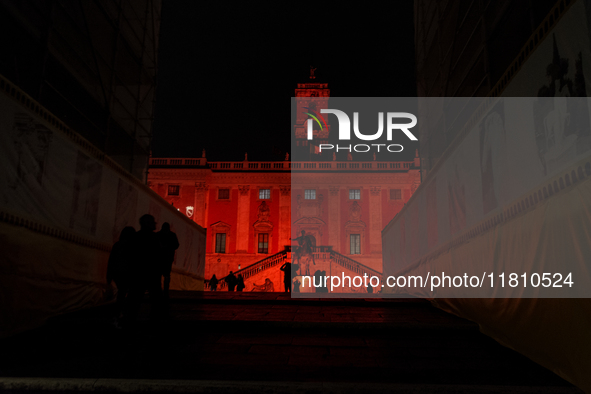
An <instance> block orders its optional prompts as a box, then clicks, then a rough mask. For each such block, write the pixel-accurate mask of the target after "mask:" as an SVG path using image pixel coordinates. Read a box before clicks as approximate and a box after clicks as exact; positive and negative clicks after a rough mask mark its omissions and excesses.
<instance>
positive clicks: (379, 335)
mask: <svg viewBox="0 0 591 394" xmlns="http://www.w3.org/2000/svg"><path fill="white" fill-rule="evenodd" d="M148 314H149V305H148V304H144V305H143V307H142V313H141V315H142V316H143V317H145V318H143V319H141V321H140V324H139V326H138V327H136V328H135V329H128V330H117V329H115V328H114V327H113V326H112V325H111V319H110V315H111V308H110V307H102V308H95V309H93V310H87V311H82V312H79V313H75V314H70V315H66V316H61V317H58V318H55V319H52V320H51V321H50V322H48V323H47V324H46V325H45V326H44V327H42V328H40V329H38V330H34V331H31V332H27V333H23V334H21V335H18V336H16V337H12V338H8V339H4V340H1V341H0V347H1V348H2V357H1V358H0V376H2V377H5V378H4V379H3V378H0V390H1V389H12V390H14V392H21V391H28V392H32V391H33V392H37V391H44V390H49V389H55V388H56V387H58V388H59V387H61V388H59V390H64V389H66V387H68V388H69V389H72V390H77V391H79V392H92V391H102V392H117V391H121V390H123V388H125V390H124V391H128V392H129V391H131V392H134V391H135V392H147V391H152V392H154V390H155V391H156V392H158V391H161V392H171V391H176V392H185V391H187V392H189V391H190V392H251V391H257V392H296V391H297V392H346V391H349V392H355V391H360V390H359V388H360V387H364V388H365V389H364V390H363V391H366V392H386V391H387V392H458V393H459V392H565V393H566V392H568V393H571V392H579V391H578V390H577V389H575V388H573V387H572V386H571V385H570V384H568V383H567V382H565V381H564V380H562V379H561V378H559V377H558V376H556V375H555V374H553V373H552V372H550V371H548V370H546V369H544V368H542V367H540V366H538V365H537V364H535V363H533V362H531V361H530V360H528V359H527V358H525V357H523V356H521V355H519V354H517V353H515V352H513V351H511V350H509V349H506V348H504V347H502V346H500V345H499V344H497V343H496V342H495V341H493V340H492V339H490V338H488V337H486V336H484V335H482V334H480V333H479V331H478V327H477V326H476V325H475V324H474V323H471V322H468V321H466V320H463V319H460V318H457V317H455V316H452V315H449V314H446V313H444V312H442V311H440V310H438V309H436V308H433V307H432V306H431V305H430V304H429V303H428V302H426V301H422V300H381V299H362V300H360V299H328V300H327V299H323V300H314V299H291V298H289V296H285V295H283V294H281V293H242V294H240V293H234V294H232V293H227V292H219V293H209V292H205V293H188V292H183V293H180V292H179V293H174V294H173V296H172V299H171V302H170V318H169V319H167V320H163V321H151V320H148V319H147V316H148ZM31 377H35V378H43V379H40V380H32V379H30V378H31ZM6 378H11V379H6ZM23 378H24V379H23ZM56 378H57V379H58V380H57V381H56V380H55V379H56ZM64 378H71V379H74V380H70V381H68V382H70V383H67V382H66V381H65V380H63V379H64ZM146 379H151V380H154V379H155V380H157V382H152V383H150V384H149V385H146ZM52 382H53V383H52ZM56 382H57V383H56ZM60 382H61V385H62V386H59V384H60ZM72 382H73V383H72ZM56 384H57V386H56ZM67 384H71V385H72V386H65V385H67ZM163 385H168V386H163ZM150 387H151V388H150ZM354 388H357V389H354ZM251 389H252V390H251ZM216 390H217V391H216Z"/></svg>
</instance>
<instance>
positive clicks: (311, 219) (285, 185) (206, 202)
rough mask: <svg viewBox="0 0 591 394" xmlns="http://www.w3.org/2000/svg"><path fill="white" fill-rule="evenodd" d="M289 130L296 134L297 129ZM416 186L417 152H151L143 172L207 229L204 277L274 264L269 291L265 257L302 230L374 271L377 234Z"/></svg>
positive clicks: (303, 92)
mask: <svg viewBox="0 0 591 394" xmlns="http://www.w3.org/2000/svg"><path fill="white" fill-rule="evenodd" d="M296 96H299V97H308V99H307V100H308V101H312V100H318V102H317V108H322V107H323V106H324V107H325V106H326V102H327V99H328V89H327V86H326V84H320V83H306V84H298V90H296ZM294 129H295V133H296V138H298V137H299V136H298V130H301V128H299V129H298V127H297V125H296V127H295V128H294ZM300 139H301V138H298V144H299V143H300V141H299V140H300ZM301 142H302V143H303V141H301ZM304 172H305V173H306V176H305V177H302V178H301V179H302V180H303V181H301V184H300V183H298V182H299V181H295V180H296V179H300V178H299V177H297V176H295V174H298V173H304ZM292 174H293V176H292ZM419 182H420V175H419V159H418V157H417V158H415V159H414V160H413V161H408V162H385V161H367V162H362V161H361V162H360V161H352V160H347V161H337V160H330V159H329V160H318V161H305V162H298V161H290V160H289V159H288V158H287V157H286V160H283V161H271V162H269V161H263V162H259V161H248V160H244V161H239V162H228V161H208V159H207V158H206V157H205V154H203V157H200V158H151V159H150V170H149V177H148V183H149V186H150V188H151V189H152V190H154V191H155V192H156V193H158V194H159V195H160V196H162V197H163V198H164V199H166V200H167V201H168V202H169V203H170V204H173V205H174V206H175V207H177V208H178V209H179V211H181V212H182V213H184V214H185V215H187V216H188V217H189V218H191V219H192V220H194V221H195V222H196V223H197V224H199V225H200V226H202V227H204V228H206V229H207V251H206V268H205V278H211V276H212V275H213V274H216V276H217V277H218V278H220V277H224V276H226V275H227V274H228V273H229V271H234V272H235V271H237V270H243V271H244V270H245V269H248V267H255V268H256V273H258V272H260V271H262V270H263V269H265V270H266V271H268V270H267V268H268V267H271V266H272V267H273V271H277V273H275V274H272V273H270V272H267V273H266V274H265V276H266V277H270V278H271V280H272V281H273V282H275V290H276V291H278V290H281V289H280V287H281V285H280V283H281V280H280V279H279V274H278V272H279V266H280V265H279V264H278V263H279V261H275V260H276V259H274V258H273V256H276V255H278V254H282V253H283V255H282V259H283V260H286V259H287V258H288V257H290V255H289V254H288V253H287V252H285V251H286V248H287V247H288V246H289V245H290V244H291V241H290V239H291V238H296V237H298V236H299V235H300V234H301V231H305V232H306V234H307V235H312V236H313V237H314V238H315V239H316V245H318V246H323V247H324V249H323V250H328V249H327V248H326V247H331V248H330V250H332V251H335V255H334V256H336V255H338V257H339V259H340V260H339V261H345V260H346V261H349V262H351V263H355V264H358V265H359V267H368V269H372V270H375V271H378V272H381V271H382V245H381V231H382V229H383V228H384V226H385V225H386V224H388V223H389V222H390V220H392V219H393V218H394V216H395V215H396V214H397V213H398V212H399V211H400V210H401V209H402V207H403V206H404V204H405V203H406V201H408V199H409V198H410V196H411V195H412V193H413V192H414V191H415V190H416V188H417V187H418V185H419ZM334 256H333V257H334ZM319 257H322V256H319ZM261 261H263V263H264V264H263V263H260V264H259V265H260V266H257V262H261ZM269 261H271V263H265V262H269ZM349 265H350V264H349ZM254 273H255V272H254V271H253V272H251V273H250V276H253V274H254ZM245 278H246V276H245ZM257 280H258V282H259V283H262V282H263V281H264V278H258V279H257ZM255 282H256V281H255ZM278 282H279V283H278ZM246 290H247V291H248V290H250V289H249V288H248V284H247V289H246Z"/></svg>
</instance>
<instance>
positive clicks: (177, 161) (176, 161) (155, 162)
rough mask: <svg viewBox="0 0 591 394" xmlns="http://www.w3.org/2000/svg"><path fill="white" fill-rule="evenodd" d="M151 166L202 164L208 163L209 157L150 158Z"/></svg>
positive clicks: (202, 165)
mask: <svg viewBox="0 0 591 394" xmlns="http://www.w3.org/2000/svg"><path fill="white" fill-rule="evenodd" d="M149 165H150V167H158V166H201V167H204V166H206V165H207V159H206V158H204V157H201V158H188V159H183V158H150V163H149Z"/></svg>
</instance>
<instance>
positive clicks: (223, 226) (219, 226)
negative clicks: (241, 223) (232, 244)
mask: <svg viewBox="0 0 591 394" xmlns="http://www.w3.org/2000/svg"><path fill="white" fill-rule="evenodd" d="M209 227H211V228H212V230H214V231H215V232H218V233H221V232H224V230H228V231H230V228H231V227H232V226H231V225H229V224H228V223H226V222H222V221H219V222H215V223H213V224H212V225H210V226H209Z"/></svg>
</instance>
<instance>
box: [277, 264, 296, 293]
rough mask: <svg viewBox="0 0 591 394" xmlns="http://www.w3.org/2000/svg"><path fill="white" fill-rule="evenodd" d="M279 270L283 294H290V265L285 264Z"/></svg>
mask: <svg viewBox="0 0 591 394" xmlns="http://www.w3.org/2000/svg"><path fill="white" fill-rule="evenodd" d="M279 269H280V270H281V271H283V286H284V287H285V292H286V293H289V292H291V281H292V279H293V278H292V277H291V263H285V264H283V265H282V266H281V268H279Z"/></svg>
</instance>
